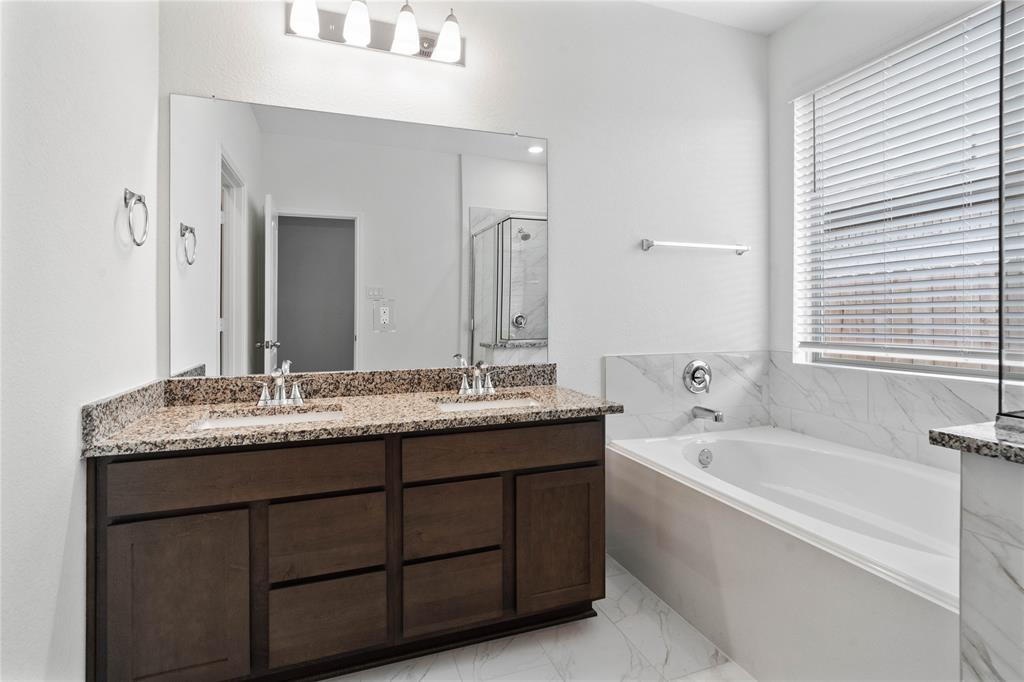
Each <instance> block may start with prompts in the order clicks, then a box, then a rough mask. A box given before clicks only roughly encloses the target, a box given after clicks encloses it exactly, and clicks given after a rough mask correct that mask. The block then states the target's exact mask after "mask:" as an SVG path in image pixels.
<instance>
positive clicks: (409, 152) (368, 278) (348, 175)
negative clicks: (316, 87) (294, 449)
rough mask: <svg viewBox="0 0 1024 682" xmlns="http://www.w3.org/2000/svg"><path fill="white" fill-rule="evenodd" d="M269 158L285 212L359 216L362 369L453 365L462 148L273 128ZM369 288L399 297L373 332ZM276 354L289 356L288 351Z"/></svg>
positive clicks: (271, 184)
mask: <svg viewBox="0 0 1024 682" xmlns="http://www.w3.org/2000/svg"><path fill="white" fill-rule="evenodd" d="M263 162H264V183H265V186H266V191H267V192H269V193H270V194H272V195H273V197H274V202H275V204H276V205H277V208H278V211H279V212H280V213H281V214H284V215H287V214H288V212H289V210H298V211H312V212H323V213H324V214H326V215H331V214H334V215H343V216H354V217H356V219H357V228H356V229H357V250H358V253H357V256H356V260H357V263H358V270H359V272H358V280H359V281H358V282H357V283H356V284H357V290H356V296H357V301H358V304H359V305H358V310H357V314H356V334H357V336H358V337H359V340H358V343H357V351H356V354H357V359H356V367H357V368H358V369H396V368H407V367H438V366H443V365H445V364H447V363H448V361H449V358H451V356H452V353H455V352H456V351H457V350H458V314H459V234H460V221H459V166H458V163H459V160H458V156H457V155H456V154H448V153H439V152H433V151H425V150H419V149H409V148H402V147H387V146H379V145H366V144H354V143H350V142H343V141H339V140H326V139H323V138H316V137H300V136H298V135H276V134H270V135H264V136H263ZM366 287H383V289H384V295H385V297H386V298H391V299H394V305H393V313H394V325H395V326H394V331H393V332H386V333H374V332H373V331H372V325H371V321H372V318H371V306H370V304H369V301H368V300H367V298H366ZM279 355H280V357H282V358H287V357H288V350H287V349H286V348H282V349H281V351H280V353H279ZM296 367H297V369H301V368H299V367H298V366H296Z"/></svg>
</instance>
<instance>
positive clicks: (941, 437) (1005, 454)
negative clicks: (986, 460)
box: [928, 422, 1024, 464]
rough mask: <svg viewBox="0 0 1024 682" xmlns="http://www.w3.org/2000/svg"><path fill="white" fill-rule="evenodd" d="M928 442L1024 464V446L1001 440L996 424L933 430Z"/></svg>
mask: <svg viewBox="0 0 1024 682" xmlns="http://www.w3.org/2000/svg"><path fill="white" fill-rule="evenodd" d="M928 441H929V442H930V443H931V444H932V445H939V446H942V447H944V448H951V449H953V450H959V451H960V452H968V453H973V454H976V455H983V456H985V457H1002V458H1003V459H1005V460H1009V461H1010V462H1016V463H1017V464H1024V444H1022V443H1016V442H1010V441H1007V440H1003V439H1001V438H999V436H998V435H996V425H995V422H983V423H981V424H967V425H965V426H950V427H946V428H942V429H931V430H930V431H929V432H928Z"/></svg>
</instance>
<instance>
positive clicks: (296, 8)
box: [288, 0, 320, 38]
mask: <svg viewBox="0 0 1024 682" xmlns="http://www.w3.org/2000/svg"><path fill="white" fill-rule="evenodd" d="M288 26H289V27H290V28H291V29H292V32H293V33H294V34H295V35H297V36H302V37H304V38H319V37H320V13H319V12H318V11H317V9H316V0H295V3H294V4H293V5H292V12H291V15H289V17H288Z"/></svg>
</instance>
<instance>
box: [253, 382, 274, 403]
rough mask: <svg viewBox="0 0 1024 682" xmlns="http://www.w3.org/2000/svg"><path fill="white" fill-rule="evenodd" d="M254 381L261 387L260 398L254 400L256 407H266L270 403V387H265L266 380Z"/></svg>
mask: <svg viewBox="0 0 1024 682" xmlns="http://www.w3.org/2000/svg"><path fill="white" fill-rule="evenodd" d="M255 383H256V385H257V386H260V387H261V390H260V399H259V400H258V401H257V402H256V407H266V406H267V405H268V404H269V403H270V389H269V388H267V382H265V381H257V382H255Z"/></svg>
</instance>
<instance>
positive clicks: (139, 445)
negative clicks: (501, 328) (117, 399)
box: [82, 385, 622, 457]
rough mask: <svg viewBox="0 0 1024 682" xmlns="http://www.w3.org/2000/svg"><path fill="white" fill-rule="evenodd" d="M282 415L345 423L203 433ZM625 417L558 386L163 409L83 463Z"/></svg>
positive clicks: (103, 441) (95, 443) (102, 444)
mask: <svg viewBox="0 0 1024 682" xmlns="http://www.w3.org/2000/svg"><path fill="white" fill-rule="evenodd" d="M525 397H529V398H532V399H533V400H535V401H536V402H537V403H539V405H537V406H533V407H508V408H496V409H486V410H480V411H472V412H442V411H441V410H439V409H438V405H437V403H438V402H439V401H443V402H456V401H465V400H474V399H475V400H481V399H488V400H501V399H510V398H525ZM275 409H276V411H277V412H325V411H338V410H340V411H341V412H342V413H343V414H342V416H341V418H340V419H337V420H331V421H316V422H294V423H287V424H274V425H261V426H244V427H243V426H235V427H227V428H213V429H198V428H197V427H196V424H197V423H198V422H201V421H203V420H205V419H210V418H211V417H212V418H216V417H225V416H246V415H253V414H274V413H275ZM621 412H622V406H621V405H617V404H615V403H609V402H606V401H604V400H601V399H600V398H595V397H592V396H588V395H585V394H583V393H579V392H577V391H573V390H570V389H567V388H560V387H558V386H550V385H548V386H520V387H515V388H508V389H498V392H497V393H496V394H495V395H493V396H485V397H480V398H474V397H471V398H459V396H458V395H457V394H455V393H454V392H452V391H434V392H409V393H390V394H384V395H351V396H339V397H327V398H313V399H307V400H306V404H305V405H304V406H303V407H301V408H290V409H289V408H260V409H259V410H257V409H255V408H254V407H253V404H252V403H251V402H247V403H234V404H226V403H219V404H213V405H202V404H197V405H173V406H165V407H159V408H157V409H154V410H151V411H149V412H148V413H146V414H144V415H142V416H140V417H139V418H138V419H136V420H134V421H131V422H130V423H128V424H127V425H125V426H124V428H120V429H118V430H116V431H114V432H112V433H109V434H106V435H104V436H102V437H100V438H96V439H95V440H92V441H91V442H88V443H87V444H86V445H85V447H84V449H83V452H82V455H83V457H107V456H112V455H129V454H138V453H156V452H172V451H181V450H201V449H209V448H221V447H224V448H227V447H239V446H247V445H265V444H273V443H296V442H302V441H314V440H323V439H331V438H348V437H354V436H374V435H382V434H388V433H407V432H414V431H436V430H444V429H456V428H464V427H473V426H494V425H501V424H515V423H524V422H543V421H553V420H559V419H573V418H577V417H595V416H601V415H606V414H616V413H621Z"/></svg>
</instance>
